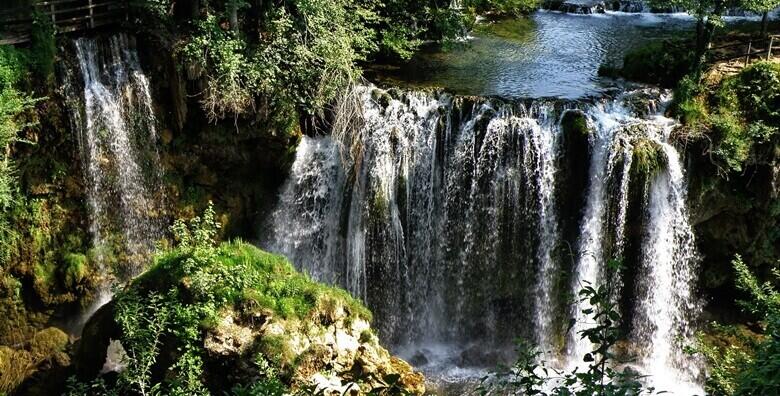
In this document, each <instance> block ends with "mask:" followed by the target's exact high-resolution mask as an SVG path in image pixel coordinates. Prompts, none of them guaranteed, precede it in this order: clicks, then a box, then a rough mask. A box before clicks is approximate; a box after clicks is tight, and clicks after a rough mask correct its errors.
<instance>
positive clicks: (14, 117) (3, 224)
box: [0, 46, 35, 262]
mask: <svg viewBox="0 0 780 396" xmlns="http://www.w3.org/2000/svg"><path fill="white" fill-rule="evenodd" d="M26 68H27V60H26V57H25V55H24V54H23V53H22V52H21V51H19V50H17V49H15V48H13V47H10V46H0V235H8V234H10V233H12V230H11V229H10V228H9V227H10V226H9V224H8V219H7V217H6V216H7V213H8V211H9V210H10V208H11V206H12V205H13V204H14V202H15V199H16V198H15V192H14V190H15V175H14V165H13V162H12V161H11V158H10V156H11V145H12V144H13V143H14V142H16V141H17V140H18V134H19V133H20V132H21V131H22V130H23V129H24V128H26V127H27V126H29V125H30V123H29V122H27V121H25V118H24V114H25V113H26V112H27V111H29V110H30V109H32V107H33V105H34V104H35V100H34V99H32V98H31V97H30V96H29V95H26V94H24V93H23V92H21V91H20V90H19V89H18V85H19V84H20V83H21V81H23V79H24V77H25V75H26ZM11 240H12V238H6V237H4V238H2V241H0V261H3V262H5V261H6V260H7V259H8V256H9V254H10V253H9V249H10V246H9V243H10V242H11Z"/></svg>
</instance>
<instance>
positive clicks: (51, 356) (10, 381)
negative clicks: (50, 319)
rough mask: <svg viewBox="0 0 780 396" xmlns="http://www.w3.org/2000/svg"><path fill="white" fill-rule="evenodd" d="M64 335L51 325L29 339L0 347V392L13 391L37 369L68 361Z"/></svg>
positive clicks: (59, 365)
mask: <svg viewBox="0 0 780 396" xmlns="http://www.w3.org/2000/svg"><path fill="white" fill-rule="evenodd" d="M68 343H69V341H68V335H67V334H65V333H63V332H62V330H59V329H57V328H54V327H49V328H46V329H43V330H41V331H38V332H37V333H35V335H34V336H33V337H32V339H31V340H30V341H29V342H26V343H23V344H21V345H18V346H16V347H8V346H0V393H4V392H14V391H15V390H17V388H18V387H19V386H20V385H21V384H22V383H23V382H24V381H25V380H27V379H29V378H30V377H31V376H32V375H34V374H35V373H36V372H37V371H38V370H41V369H51V367H52V366H58V367H64V366H67V365H69V364H70V359H69V357H68V355H67V354H66V353H65V349H66V347H67V346H68Z"/></svg>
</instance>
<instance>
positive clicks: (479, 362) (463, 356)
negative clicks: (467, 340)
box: [458, 345, 502, 367]
mask: <svg viewBox="0 0 780 396" xmlns="http://www.w3.org/2000/svg"><path fill="white" fill-rule="evenodd" d="M501 362H502V356H501V354H500V353H498V352H496V351H492V350H487V349H485V347H484V346H482V345H472V346H470V347H468V348H466V349H465V350H463V352H461V353H460V358H459V362H458V363H459V365H460V366H466V367H495V366H496V365H498V364H499V363H501Z"/></svg>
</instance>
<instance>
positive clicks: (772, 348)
mask: <svg viewBox="0 0 780 396" xmlns="http://www.w3.org/2000/svg"><path fill="white" fill-rule="evenodd" d="M732 266H733V267H734V271H735V273H736V286H737V288H738V289H739V290H741V291H742V292H743V293H745V295H746V296H748V299H747V300H743V301H740V302H739V303H740V305H741V306H742V307H743V308H744V309H745V310H746V311H748V312H750V313H751V314H753V315H755V316H756V317H757V318H758V319H759V320H760V321H761V324H762V326H763V328H764V335H763V337H756V336H754V335H751V334H749V332H747V331H745V330H744V329H738V328H734V327H730V326H718V325H715V329H716V332H717V333H718V335H717V337H712V336H706V335H703V334H700V335H699V343H698V347H697V349H696V351H697V352H700V353H702V354H703V355H704V357H705V358H706V359H707V361H708V363H709V365H710V367H711V371H712V375H711V377H710V379H709V380H708V382H707V387H708V390H709V391H710V392H712V393H714V394H726V395H740V396H748V395H776V394H780V377H778V375H777V373H778V372H780V292H778V291H777V289H776V288H775V286H774V285H773V283H772V282H765V283H761V282H759V281H758V279H757V278H756V277H755V275H753V273H752V272H751V271H750V269H749V268H748V266H747V264H745V263H744V262H743V261H742V258H741V257H740V256H736V257H735V258H734V260H733V261H732ZM772 273H773V277H774V278H775V279H774V281H775V282H780V269H778V268H775V269H774V271H773V272H772Z"/></svg>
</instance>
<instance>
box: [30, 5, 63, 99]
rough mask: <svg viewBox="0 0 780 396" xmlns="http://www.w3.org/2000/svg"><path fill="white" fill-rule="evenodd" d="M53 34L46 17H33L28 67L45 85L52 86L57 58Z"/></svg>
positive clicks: (52, 28)
mask: <svg viewBox="0 0 780 396" xmlns="http://www.w3.org/2000/svg"><path fill="white" fill-rule="evenodd" d="M55 33H56V29H55V27H54V24H53V23H52V21H51V19H50V18H49V17H48V16H46V15H43V14H40V13H36V14H35V15H33V23H32V31H31V36H32V39H31V40H30V41H31V44H30V49H29V59H30V65H31V66H32V67H33V68H34V70H35V71H36V72H37V73H38V75H39V77H40V78H41V80H42V81H43V82H45V84H47V85H50V84H54V62H55V58H56V57H57V44H56V41H55V38H54V35H55Z"/></svg>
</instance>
